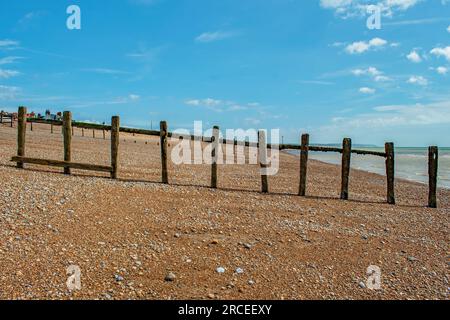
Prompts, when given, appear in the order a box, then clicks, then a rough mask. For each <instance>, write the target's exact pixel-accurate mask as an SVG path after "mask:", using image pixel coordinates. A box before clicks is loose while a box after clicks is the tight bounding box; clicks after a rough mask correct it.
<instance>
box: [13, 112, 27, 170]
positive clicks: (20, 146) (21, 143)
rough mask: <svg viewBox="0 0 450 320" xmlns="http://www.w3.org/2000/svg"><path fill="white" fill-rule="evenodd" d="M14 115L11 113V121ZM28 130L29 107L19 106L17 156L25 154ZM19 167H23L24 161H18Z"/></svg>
mask: <svg viewBox="0 0 450 320" xmlns="http://www.w3.org/2000/svg"><path fill="white" fill-rule="evenodd" d="M12 119H13V116H12V115H11V121H13V120H12ZM26 130H27V108H26V107H19V117H18V122H17V156H18V157H24V156H25V136H26ZM17 168H20V169H23V162H17Z"/></svg>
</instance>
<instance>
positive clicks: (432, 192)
mask: <svg viewBox="0 0 450 320" xmlns="http://www.w3.org/2000/svg"><path fill="white" fill-rule="evenodd" d="M26 115H27V110H26V108H25V107H19V111H18V125H17V130H18V133H17V156H14V157H12V159H11V161H13V162H16V163H17V167H18V168H23V167H24V164H25V163H29V164H37V165H46V166H55V167H62V168H64V173H65V174H71V170H70V169H81V170H91V171H101V172H109V173H110V174H111V178H112V179H117V178H118V176H119V160H118V157H119V141H120V133H121V132H123V133H130V134H133V135H136V134H139V135H147V136H155V137H156V136H157V137H160V146H161V180H162V182H163V183H165V184H169V182H170V175H169V169H168V161H169V156H168V139H169V138H178V139H190V140H191V141H203V142H205V143H211V144H212V148H211V159H212V161H211V184H210V186H211V188H218V149H219V145H220V144H232V145H233V146H234V148H236V146H237V145H241V146H245V147H254V148H258V154H259V165H260V167H261V191H262V192H263V193H269V191H270V189H269V179H268V174H267V171H266V169H267V166H268V162H267V149H268V148H269V149H274V148H276V149H278V150H288V149H289V150H299V151H300V168H299V170H300V181H299V191H298V195H299V196H306V195H307V180H308V179H307V176H308V158H309V152H336V153H340V154H342V167H341V169H342V170H341V192H340V198H341V199H342V200H348V199H349V194H350V191H349V181H350V169H351V156H352V154H357V155H370V156H378V157H382V158H384V159H385V165H386V202H387V203H389V204H392V205H394V204H395V149H394V144H393V143H392V142H387V143H386V144H385V152H376V151H368V150H358V149H353V148H352V140H351V139H350V138H345V139H344V140H343V143H342V148H338V147H327V146H311V145H310V144H309V135H308V134H303V135H302V136H301V139H300V144H299V145H295V144H268V143H267V140H266V134H265V131H262V130H260V131H259V132H258V142H257V143H255V142H250V141H241V142H239V141H237V140H236V139H234V140H226V139H220V138H219V133H220V131H219V127H217V126H215V127H214V128H213V135H212V136H211V137H204V136H195V135H181V134H176V133H172V132H170V131H169V130H168V124H167V122H166V121H161V123H160V130H159V131H157V130H145V129H136V128H126V127H121V126H120V118H119V117H118V116H114V117H112V119H111V125H101V124H94V123H84V122H78V121H73V120H72V114H71V113H70V112H69V111H66V112H64V114H63V120H62V121H59V120H44V119H35V118H29V119H27V118H26ZM27 123H30V124H32V123H42V124H48V125H50V128H51V129H50V130H51V132H52V133H53V130H54V129H53V127H54V126H60V127H62V131H61V132H62V133H63V139H64V161H57V160H50V159H36V158H29V157H26V156H25V141H26V126H27ZM74 128H81V130H82V136H84V130H93V137H94V138H95V131H96V130H99V131H102V133H103V139H106V132H110V137H111V165H110V166H102V165H96V164H86V163H74V162H72V161H71V159H72V150H71V144H72V135H73V134H74ZM261 146H264V147H261ZM437 172H438V148H437V147H434V146H433V147H430V148H429V197H428V198H429V200H428V206H429V207H431V208H436V207H437V195H436V194H437Z"/></svg>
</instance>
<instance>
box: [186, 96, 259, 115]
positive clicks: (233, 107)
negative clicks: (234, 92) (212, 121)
mask: <svg viewBox="0 0 450 320" xmlns="http://www.w3.org/2000/svg"><path fill="white" fill-rule="evenodd" d="M184 103H185V104H186V105H188V106H193V107H204V108H207V109H210V110H212V111H215V112H225V111H228V112H230V111H241V110H248V109H254V110H259V109H260V107H261V104H260V103H258V102H251V103H247V104H240V103H236V102H234V101H223V100H217V99H212V98H207V99H190V100H186V101H185V102H184Z"/></svg>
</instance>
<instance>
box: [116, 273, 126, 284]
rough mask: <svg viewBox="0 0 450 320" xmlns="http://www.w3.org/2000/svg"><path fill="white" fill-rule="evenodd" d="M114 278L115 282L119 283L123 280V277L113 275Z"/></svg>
mask: <svg viewBox="0 0 450 320" xmlns="http://www.w3.org/2000/svg"><path fill="white" fill-rule="evenodd" d="M114 278H115V279H116V281H117V282H121V281H123V280H124V279H123V277H122V276H120V275H118V274H116V275H114Z"/></svg>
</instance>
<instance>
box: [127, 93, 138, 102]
mask: <svg viewBox="0 0 450 320" xmlns="http://www.w3.org/2000/svg"><path fill="white" fill-rule="evenodd" d="M128 98H130V100H131V101H138V100H139V99H140V98H141V96H139V95H137V94H130V95H129V96H128Z"/></svg>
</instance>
